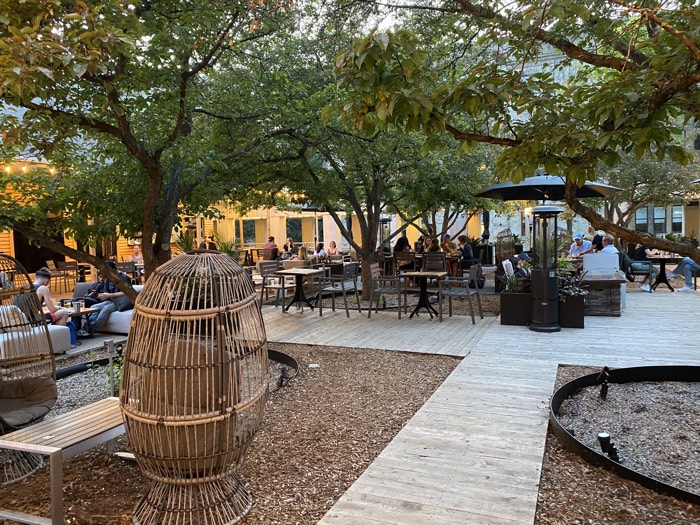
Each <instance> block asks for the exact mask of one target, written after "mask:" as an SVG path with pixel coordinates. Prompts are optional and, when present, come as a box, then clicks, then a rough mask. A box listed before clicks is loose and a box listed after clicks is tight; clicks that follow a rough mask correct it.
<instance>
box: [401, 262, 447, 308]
mask: <svg viewBox="0 0 700 525" xmlns="http://www.w3.org/2000/svg"><path fill="white" fill-rule="evenodd" d="M401 277H411V278H415V279H418V284H419V286H420V292H419V294H418V304H417V305H416V307H415V308H414V309H413V312H411V315H410V316H409V318H412V317H413V315H414V314H417V313H418V310H419V309H420V308H425V309H426V310H428V313H429V314H430V318H431V319H432V318H433V314H435V315H438V311H437V310H436V309H435V308H433V305H432V304H430V301H429V300H428V279H444V278H445V277H447V272H439V271H435V272H404V273H402V274H401Z"/></svg>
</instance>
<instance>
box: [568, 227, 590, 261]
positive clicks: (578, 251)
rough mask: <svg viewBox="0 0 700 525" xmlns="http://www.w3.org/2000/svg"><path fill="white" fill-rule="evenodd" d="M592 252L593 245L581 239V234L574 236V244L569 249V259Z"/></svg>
mask: <svg viewBox="0 0 700 525" xmlns="http://www.w3.org/2000/svg"><path fill="white" fill-rule="evenodd" d="M592 250H593V243H592V242H591V241H587V240H586V239H584V238H583V234H582V233H577V234H576V235H574V242H573V243H572V244H571V248H569V257H581V256H582V255H583V254H585V253H589V252H591V251H592Z"/></svg>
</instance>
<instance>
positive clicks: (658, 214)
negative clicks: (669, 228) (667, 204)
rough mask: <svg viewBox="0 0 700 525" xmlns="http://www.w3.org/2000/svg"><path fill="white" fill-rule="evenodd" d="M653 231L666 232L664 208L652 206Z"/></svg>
mask: <svg viewBox="0 0 700 525" xmlns="http://www.w3.org/2000/svg"><path fill="white" fill-rule="evenodd" d="M654 233H666V208H662V207H661V206H654Z"/></svg>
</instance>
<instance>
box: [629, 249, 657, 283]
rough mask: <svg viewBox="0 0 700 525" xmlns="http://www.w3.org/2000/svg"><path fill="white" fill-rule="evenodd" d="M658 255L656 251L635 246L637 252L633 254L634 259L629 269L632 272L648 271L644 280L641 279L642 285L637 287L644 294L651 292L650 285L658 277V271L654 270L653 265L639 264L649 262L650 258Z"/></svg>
mask: <svg viewBox="0 0 700 525" xmlns="http://www.w3.org/2000/svg"><path fill="white" fill-rule="evenodd" d="M658 254H659V251H658V250H652V249H650V248H647V247H646V246H644V245H643V244H638V245H637V251H636V252H634V259H633V260H632V261H631V263H630V268H631V269H632V271H633V272H634V271H647V270H649V274H648V275H645V276H644V279H642V285H641V286H640V287H639V289H640V290H643V291H645V292H650V291H652V290H651V285H652V284H653V282H654V279H656V276H657V275H659V270H658V269H657V268H656V266H654V265H653V264H640V262H641V261H649V257H650V256H652V255H658ZM644 283H647V284H644Z"/></svg>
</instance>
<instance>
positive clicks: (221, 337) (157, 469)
mask: <svg viewBox="0 0 700 525" xmlns="http://www.w3.org/2000/svg"><path fill="white" fill-rule="evenodd" d="M268 387H269V366H268V356H267V338H266V336H265V328H264V326H263V320H262V316H261V314H260V309H259V307H258V304H257V299H256V294H255V287H254V285H253V282H252V280H251V278H250V277H249V276H248V275H247V274H246V272H245V270H244V269H243V268H242V267H241V266H240V265H239V264H238V263H237V262H236V261H234V260H233V259H232V258H231V257H229V256H228V255H225V254H222V253H218V252H206V251H203V252H192V253H188V254H183V255H180V256H178V257H176V258H175V259H172V260H171V261H168V262H167V263H165V264H163V265H162V266H160V267H159V268H158V269H157V270H156V271H155V272H154V273H153V274H152V275H151V276H150V277H149V278H148V281H147V282H146V285H145V286H144V288H143V290H142V291H141V292H140V293H139V296H138V300H137V301H136V305H135V307H134V313H133V316H132V321H131V329H130V331H129V339H128V342H127V346H126V353H125V357H124V368H123V379H122V389H121V404H122V410H123V413H124V421H125V424H126V433H127V436H128V438H129V443H130V445H131V448H132V450H133V452H134V454H135V455H136V459H137V460H138V462H139V465H140V466H141V468H142V469H143V471H144V473H145V475H146V476H147V477H149V478H150V479H151V480H152V483H151V486H150V488H149V490H148V492H147V493H146V495H145V496H144V497H143V499H142V500H141V501H140V502H139V504H138V505H137V506H136V509H135V511H134V515H133V520H134V522H135V523H143V524H146V523H148V524H151V523H152V524H159V525H160V524H175V523H177V524H185V523H197V524H212V525H214V524H216V525H219V524H231V523H237V522H238V521H240V520H241V518H242V517H243V516H244V515H245V514H246V513H247V512H248V511H249V510H250V508H251V506H252V497H251V495H250V493H249V491H248V490H247V489H246V488H245V487H244V486H243V484H242V483H241V482H240V481H239V480H238V479H237V478H236V476H235V475H234V474H233V470H234V469H235V467H236V466H237V465H238V464H239V463H240V461H241V459H242V457H243V455H244V454H245V452H246V450H247V448H248V446H249V445H250V443H251V440H252V438H253V436H254V434H255V432H256V431H257V429H258V426H259V425H260V422H261V420H262V416H263V410H264V408H265V403H266V401H267V392H268Z"/></svg>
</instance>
